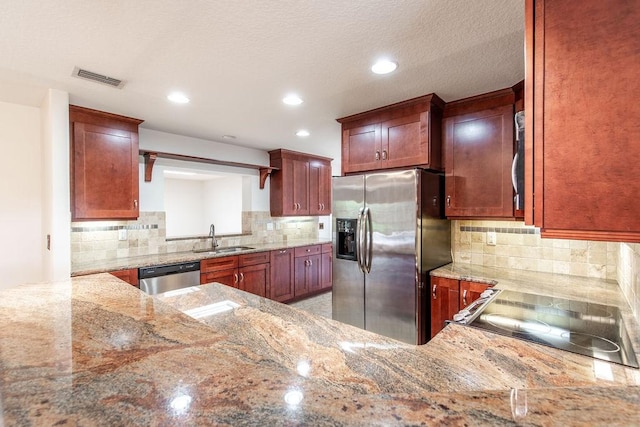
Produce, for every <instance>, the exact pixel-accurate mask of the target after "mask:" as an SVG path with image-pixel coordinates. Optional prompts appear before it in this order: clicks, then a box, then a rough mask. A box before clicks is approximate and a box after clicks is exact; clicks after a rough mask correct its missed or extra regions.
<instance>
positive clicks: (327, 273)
mask: <svg viewBox="0 0 640 427" xmlns="http://www.w3.org/2000/svg"><path fill="white" fill-rule="evenodd" d="M323 246H325V245H323ZM328 246H331V245H328ZM320 269H321V271H320V288H322V289H331V287H332V286H333V252H325V251H323V252H322V256H321V266H320Z"/></svg>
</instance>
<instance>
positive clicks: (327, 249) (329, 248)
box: [322, 243, 333, 254]
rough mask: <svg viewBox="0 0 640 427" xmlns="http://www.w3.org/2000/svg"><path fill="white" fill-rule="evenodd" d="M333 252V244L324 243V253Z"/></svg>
mask: <svg viewBox="0 0 640 427" xmlns="http://www.w3.org/2000/svg"><path fill="white" fill-rule="evenodd" d="M332 252H333V245H332V244H331V243H325V244H323V245H322V253H323V254H327V253H332Z"/></svg>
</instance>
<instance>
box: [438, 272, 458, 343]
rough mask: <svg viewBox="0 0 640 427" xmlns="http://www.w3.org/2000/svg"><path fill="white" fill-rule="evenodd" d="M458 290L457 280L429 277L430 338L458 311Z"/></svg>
mask: <svg viewBox="0 0 640 427" xmlns="http://www.w3.org/2000/svg"><path fill="white" fill-rule="evenodd" d="M458 290H459V282H458V280H455V279H445V278H442V277H431V338H433V337H434V336H435V335H436V334H437V333H438V332H440V331H441V330H442V328H444V322H445V321H446V320H450V319H453V315H454V314H456V313H457V312H458V311H459V305H458V304H459V302H458V295H459V292H458Z"/></svg>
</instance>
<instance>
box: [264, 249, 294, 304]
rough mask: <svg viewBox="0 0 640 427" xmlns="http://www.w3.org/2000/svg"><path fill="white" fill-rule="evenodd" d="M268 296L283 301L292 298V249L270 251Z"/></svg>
mask: <svg viewBox="0 0 640 427" xmlns="http://www.w3.org/2000/svg"><path fill="white" fill-rule="evenodd" d="M270 264H271V281H270V282H271V283H270V286H269V289H270V290H269V298H270V299H272V300H275V301H280V302H284V301H287V300H290V299H292V298H293V295H294V292H293V275H294V273H293V271H294V270H293V268H294V267H293V249H282V250H277V251H271V260H270Z"/></svg>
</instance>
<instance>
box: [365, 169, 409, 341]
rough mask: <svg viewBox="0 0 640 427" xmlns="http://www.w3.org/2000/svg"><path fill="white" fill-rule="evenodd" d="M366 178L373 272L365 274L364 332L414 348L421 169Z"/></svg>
mask: <svg viewBox="0 0 640 427" xmlns="http://www.w3.org/2000/svg"><path fill="white" fill-rule="evenodd" d="M365 179H366V182H365V188H366V192H365V200H366V207H367V208H369V209H368V211H369V215H370V219H371V224H372V230H371V231H372V232H371V238H372V242H371V245H370V247H371V250H372V258H371V265H370V267H371V272H370V273H369V274H367V275H366V276H365V328H366V329H367V330H368V331H372V332H376V333H378V334H381V335H385V336H388V337H392V338H395V339H397V340H400V341H404V342H406V343H410V344H416V343H417V327H416V326H417V319H416V303H417V298H416V291H417V276H418V274H419V264H418V261H417V260H418V258H417V256H418V255H417V253H416V251H417V247H419V245H417V242H416V236H417V234H418V232H417V227H418V226H419V217H418V213H419V211H420V209H419V202H420V200H419V194H420V193H419V180H420V171H418V170H408V171H399V172H388V173H376V174H371V175H367V176H366V178H365Z"/></svg>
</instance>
